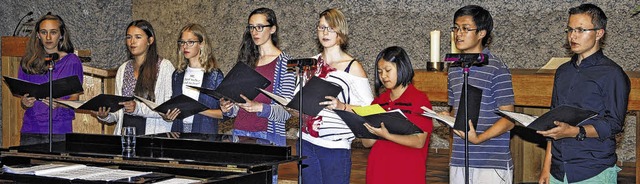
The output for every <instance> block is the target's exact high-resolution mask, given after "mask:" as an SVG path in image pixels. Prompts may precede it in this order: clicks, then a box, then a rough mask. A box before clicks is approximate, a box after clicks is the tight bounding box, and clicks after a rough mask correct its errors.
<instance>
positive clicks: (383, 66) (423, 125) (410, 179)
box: [362, 46, 433, 184]
mask: <svg viewBox="0 0 640 184" xmlns="http://www.w3.org/2000/svg"><path fill="white" fill-rule="evenodd" d="M376 61H377V70H376V76H377V78H376V84H375V85H376V90H380V88H381V87H382V86H384V89H385V90H384V92H382V94H380V95H379V96H378V97H377V98H376V99H375V100H373V102H372V104H380V106H382V107H383V108H384V109H385V110H387V111H388V110H393V109H400V110H402V112H403V113H404V114H405V115H406V116H407V118H408V119H409V121H411V122H412V123H413V124H415V125H416V126H418V127H420V129H422V130H423V131H424V132H423V133H419V134H412V135H397V134H390V133H389V132H388V131H387V129H386V128H385V126H384V124H385V123H386V124H389V123H394V122H383V123H381V124H380V128H375V127H372V126H370V125H369V124H366V123H365V127H367V129H368V130H369V132H371V133H373V134H374V135H377V136H379V137H380V139H363V140H362V143H363V145H364V146H365V147H372V148H371V152H370V153H369V159H368V161H367V164H368V165H367V183H369V184H371V183H426V180H425V174H426V162H427V155H428V149H429V136H430V135H429V134H430V133H431V131H432V129H433V124H432V122H431V119H430V118H427V117H425V116H422V115H421V114H422V112H423V110H422V109H421V107H423V106H424V107H428V108H431V103H430V102H429V98H428V97H427V95H426V94H424V93H422V92H420V91H419V90H418V89H416V88H415V86H413V84H411V80H412V78H413V67H411V60H410V59H409V56H408V55H407V53H406V52H405V51H404V49H402V48H401V47H395V46H394V47H389V48H386V49H384V50H382V52H380V54H378V57H377V58H376Z"/></svg>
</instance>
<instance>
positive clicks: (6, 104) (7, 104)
mask: <svg viewBox="0 0 640 184" xmlns="http://www.w3.org/2000/svg"><path fill="white" fill-rule="evenodd" d="M28 41H29V38H28V37H11V36H3V37H2V75H3V76H10V77H18V69H19V66H20V59H22V56H24V54H25V51H26V47H27V42H28ZM78 53H79V54H78V55H79V56H80V57H89V56H90V52H88V51H79V52H78ZM82 68H83V70H84V77H83V81H84V82H83V84H82V87H83V88H84V94H82V95H80V100H88V99H91V98H92V97H93V96H96V95H98V94H102V93H106V94H114V89H115V75H116V70H115V69H113V70H104V69H98V68H93V67H90V66H85V65H83V67H82ZM23 116H24V110H23V109H22V107H21V104H20V98H18V97H15V96H13V95H12V94H11V91H10V90H9V88H8V87H7V86H6V85H4V84H2V147H3V148H7V147H9V146H17V145H19V144H20V128H22V117H23ZM114 127H115V126H113V125H110V126H108V125H104V124H101V123H99V122H98V120H97V119H96V118H95V117H93V116H92V115H91V114H87V113H86V112H83V113H76V118H75V119H74V120H73V131H74V132H78V133H101V134H111V133H112V132H113V129H114Z"/></svg>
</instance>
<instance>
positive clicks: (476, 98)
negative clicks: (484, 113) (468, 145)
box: [453, 85, 482, 131]
mask: <svg viewBox="0 0 640 184" xmlns="http://www.w3.org/2000/svg"><path fill="white" fill-rule="evenodd" d="M467 94H468V95H469V97H468V98H467V99H468V100H469V103H465V92H464V86H463V89H462V94H461V95H460V103H459V104H458V111H457V113H456V122H455V124H454V125H453V129H456V130H461V131H464V129H465V126H466V125H468V124H469V121H465V105H466V107H467V110H468V111H469V112H468V115H469V120H471V122H473V128H474V129H476V130H477V129H478V118H479V117H480V102H481V101H482V89H480V88H477V87H474V86H472V85H468V92H467Z"/></svg>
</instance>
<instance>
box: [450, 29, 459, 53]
mask: <svg viewBox="0 0 640 184" xmlns="http://www.w3.org/2000/svg"><path fill="white" fill-rule="evenodd" d="M451 53H460V50H458V47H456V35H455V33H454V32H453V31H451Z"/></svg>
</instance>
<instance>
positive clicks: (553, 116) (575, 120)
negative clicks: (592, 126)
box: [498, 105, 598, 131]
mask: <svg viewBox="0 0 640 184" xmlns="http://www.w3.org/2000/svg"><path fill="white" fill-rule="evenodd" d="M498 113H499V114H503V115H505V116H507V117H508V118H510V119H512V120H514V121H516V122H518V123H520V124H522V125H524V126H525V127H527V128H530V129H533V130H537V131H546V130H549V129H552V128H554V127H556V125H555V124H554V123H553V122H554V121H560V122H565V123H567V124H569V125H571V126H577V125H580V123H582V122H584V121H586V120H588V119H591V118H593V117H596V116H598V113H597V112H594V111H590V110H585V109H580V108H577V107H572V106H568V105H561V106H558V107H556V108H553V109H551V111H549V112H547V113H544V114H543V115H542V116H540V117H536V116H531V115H528V114H523V113H517V112H510V111H503V110H498Z"/></svg>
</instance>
